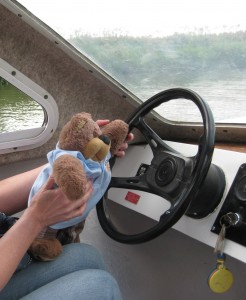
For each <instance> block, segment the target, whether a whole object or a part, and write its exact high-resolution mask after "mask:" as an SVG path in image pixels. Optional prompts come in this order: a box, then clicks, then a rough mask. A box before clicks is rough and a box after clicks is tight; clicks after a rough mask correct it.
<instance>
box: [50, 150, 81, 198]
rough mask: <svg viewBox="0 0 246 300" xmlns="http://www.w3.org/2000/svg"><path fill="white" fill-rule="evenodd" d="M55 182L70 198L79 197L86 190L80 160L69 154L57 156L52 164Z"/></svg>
mask: <svg viewBox="0 0 246 300" xmlns="http://www.w3.org/2000/svg"><path fill="white" fill-rule="evenodd" d="M53 175H54V178H55V182H56V184H57V185H58V186H59V187H60V188H61V189H62V191H63V193H64V194H65V195H66V196H67V197H68V199H70V200H77V199H79V198H81V197H82V196H83V195H84V193H85V191H86V183H87V178H86V173H85V171H84V168H83V165H82V164H81V162H80V160H79V159H78V158H76V157H73V156H71V155H69V154H64V155H62V156H60V157H59V158H57V159H56V160H55V162H54V165H53Z"/></svg>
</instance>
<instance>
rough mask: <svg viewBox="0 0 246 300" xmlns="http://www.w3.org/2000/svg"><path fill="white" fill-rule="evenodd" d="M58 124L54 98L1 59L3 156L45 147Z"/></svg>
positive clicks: (0, 141) (0, 149) (0, 145)
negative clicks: (41, 146)
mask: <svg viewBox="0 0 246 300" xmlns="http://www.w3.org/2000/svg"><path fill="white" fill-rule="evenodd" d="M57 122H58V110H57V106H56V103H55V101H54V99H53V98H52V96H51V95H49V94H48V93H47V92H46V91H44V90H43V89H42V88H41V87H40V86H38V85H37V84H35V83H34V82H33V81H31V80H30V79H28V78H27V77H25V76H24V75H23V74H22V73H21V72H19V71H18V70H16V69H14V68H13V67H12V66H11V65H9V64H8V63H7V62H5V61H4V60H2V59H0V153H6V152H13V151H19V150H22V149H23V150H24V149H29V148H34V147H37V146H39V145H42V144H43V143H44V142H45V141H47V140H48V139H49V138H50V137H51V136H52V135H53V132H54V130H55V129H56V126H57Z"/></svg>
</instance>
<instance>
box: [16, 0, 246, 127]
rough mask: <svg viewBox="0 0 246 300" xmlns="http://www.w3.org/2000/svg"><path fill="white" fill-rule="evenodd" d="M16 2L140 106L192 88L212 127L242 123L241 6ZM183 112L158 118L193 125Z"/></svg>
mask: <svg viewBox="0 0 246 300" xmlns="http://www.w3.org/2000/svg"><path fill="white" fill-rule="evenodd" d="M20 2H21V3H22V5H24V6H25V7H26V8H27V9H28V10H30V11H31V12H32V13H33V14H34V15H36V16H37V17H38V18H40V19H41V20H42V21H43V22H45V23H46V24H47V25H49V26H50V27H51V28H53V29H54V30H55V31H57V32H58V33H59V34H60V35H61V36H62V37H64V38H65V39H67V40H68V41H69V43H71V44H72V45H73V46H74V47H76V48H77V49H78V50H79V51H80V52H82V53H83V54H84V55H86V56H87V57H88V58H90V59H91V60H92V61H93V62H95V63H96V64H97V65H99V66H100V67H101V68H102V69H103V70H105V71H106V72H107V73H108V74H109V75H111V76H112V77H113V78H114V79H116V80H117V81H118V82H119V83H120V84H121V85H123V86H124V87H126V88H127V89H128V90H130V91H131V92H132V93H134V94H135V95H136V96H137V97H138V98H139V99H141V100H142V101H145V100H146V99H148V98H149V97H151V96H153V95H154V94H155V93H157V92H160V91H163V90H165V89H169V88H172V87H185V88H190V89H192V90H194V91H196V92H197V93H198V94H200V95H201V96H202V97H203V98H204V100H205V101H207V102H208V103H209V105H210V107H211V109H212V111H213V114H214V117H215V121H216V122H218V123H219V122H227V123H245V121H246V119H245V110H246V101H245V100H246V99H245V97H246V96H245V95H246V54H245V53H246V18H245V9H246V2H245V1H243V0H225V1H221V0H199V1H197V0H167V1H161V0H142V1H138V0H135V1H134V0H118V1H114V0H105V1H101V0H84V1H77V0H69V1H65V0H64V1H61V0H53V1H48V0H46V1H45V0H36V1H32V0H20ZM44 3H45V4H44ZM68 11H69V13H68ZM188 110H189V106H187V107H186V106H185V107H184V105H183V103H182V101H180V102H176V103H175V104H174V105H173V106H171V105H170V106H168V107H165V110H163V111H160V110H159V111H158V113H160V114H161V115H162V116H163V117H165V118H168V119H170V120H177V121H180V120H181V121H196V120H197V115H196V113H195V114H193V113H190V112H188ZM186 112H187V113H186Z"/></svg>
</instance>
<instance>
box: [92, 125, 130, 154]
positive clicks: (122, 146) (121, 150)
mask: <svg viewBox="0 0 246 300" xmlns="http://www.w3.org/2000/svg"><path fill="white" fill-rule="evenodd" d="M96 122H97V124H98V126H99V127H101V126H105V125H107V124H108V123H109V122H110V121H109V120H97V121H96ZM133 139H134V135H133V133H131V132H130V133H129V134H128V136H127V137H126V140H125V142H124V143H123V144H122V145H121V146H120V147H119V149H118V150H117V152H115V153H114V155H115V156H117V157H123V156H125V154H126V153H125V151H126V149H127V148H128V143H129V142H130V141H132V140H133Z"/></svg>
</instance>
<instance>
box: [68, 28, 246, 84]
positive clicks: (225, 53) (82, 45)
mask: <svg viewBox="0 0 246 300" xmlns="http://www.w3.org/2000/svg"><path fill="white" fill-rule="evenodd" d="M69 41H70V42H71V43H72V44H73V45H74V46H75V47H77V48H78V49H79V50H80V51H81V52H82V53H84V54H85V55H86V56H87V57H88V58H90V59H92V60H93V61H94V62H95V63H97V64H99V66H101V67H102V68H103V69H105V70H106V71H107V72H108V73H109V74H111V75H114V76H116V77H117V78H118V79H120V81H121V83H122V84H124V83H125V82H128V84H129V82H131V83H133V84H135V83H136V82H137V81H139V75H141V78H145V75H146V76H147V77H148V78H149V79H150V80H151V81H153V82H157V81H158V80H160V77H161V78H162V79H163V78H168V80H169V81H173V80H174V79H175V80H179V81H180V82H181V83H182V82H183V81H184V82H185V81H186V80H192V79H195V78H199V77H201V78H202V77H203V76H205V75H204V74H206V77H207V76H210V77H211V79H213V78H212V77H213V76H215V77H218V75H219V76H221V77H226V76H231V75H232V72H234V73H235V70H237V74H239V73H240V72H241V71H246V32H245V31H238V32H234V33H221V34H203V33H202V34H197V33H196V34H194V33H190V34H174V35H172V36H168V37H162V38H160V37H159V38H153V37H130V36H117V35H105V36H103V37H95V36H90V35H86V34H79V33H77V34H76V35H74V36H72V37H70V39H69ZM232 70H234V71H232Z"/></svg>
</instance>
